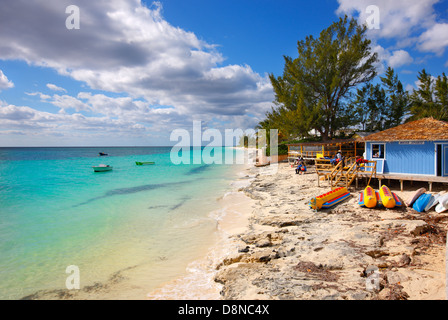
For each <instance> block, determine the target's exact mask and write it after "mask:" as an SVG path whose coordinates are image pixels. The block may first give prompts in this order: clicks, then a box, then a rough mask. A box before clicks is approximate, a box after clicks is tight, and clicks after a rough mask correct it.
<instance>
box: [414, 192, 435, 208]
mask: <svg viewBox="0 0 448 320" xmlns="http://www.w3.org/2000/svg"><path fill="white" fill-rule="evenodd" d="M430 199H431V194H430V193H424V194H422V195H421V196H420V197H418V199H417V200H415V202H414V204H413V205H412V209H414V210H415V211H417V212H423V211H425V208H426V206H427V205H428V202H429V200H430Z"/></svg>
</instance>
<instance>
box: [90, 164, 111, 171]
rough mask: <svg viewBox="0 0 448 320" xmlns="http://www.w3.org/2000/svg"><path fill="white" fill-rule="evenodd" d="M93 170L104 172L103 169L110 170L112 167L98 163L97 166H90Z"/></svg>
mask: <svg viewBox="0 0 448 320" xmlns="http://www.w3.org/2000/svg"><path fill="white" fill-rule="evenodd" d="M92 168H93V171H94V172H105V171H112V169H113V167H111V166H109V165H106V164H100V165H99V166H94V167H92Z"/></svg>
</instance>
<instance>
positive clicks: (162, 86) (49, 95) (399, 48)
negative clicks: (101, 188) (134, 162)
mask: <svg viewBox="0 0 448 320" xmlns="http://www.w3.org/2000/svg"><path fill="white" fill-rule="evenodd" d="M0 5H1V6H0V146H83V145H87V146H100V145H101V146H109V145H172V144H174V143H175V142H171V141H170V133H171V132H172V131H173V130H174V129H187V130H191V129H192V125H193V121H194V120H200V121H202V126H203V129H206V128H217V129H220V130H224V129H238V128H239V129H243V130H244V129H247V128H253V127H254V126H255V125H256V124H257V123H258V122H259V121H260V120H263V118H264V114H265V112H266V111H267V110H269V109H270V107H271V105H272V101H273V99H274V95H273V91H272V88H271V85H270V82H269V79H268V76H267V75H268V73H274V74H275V75H281V73H282V70H283V55H288V56H291V57H295V56H296V54H297V51H296V44H297V41H298V40H301V39H304V38H305V37H306V36H307V35H309V34H313V35H318V34H319V32H320V31H321V30H323V29H324V28H327V27H328V26H329V25H330V24H331V23H332V22H333V21H336V20H337V19H338V17H340V16H342V15H344V14H348V15H351V16H354V17H356V18H357V19H359V20H360V21H361V22H365V21H370V22H372V21H373V20H371V19H372V14H373V12H371V11H369V12H366V9H367V8H368V7H369V6H371V5H374V6H376V7H377V8H378V9H379V28H378V29H372V30H370V31H369V37H370V38H371V39H372V41H373V43H372V48H373V49H374V50H375V51H376V52H378V53H379V57H380V58H381V63H380V64H379V65H378V70H379V72H380V73H381V72H383V71H384V69H385V68H387V66H391V67H393V68H394V69H395V70H396V71H397V72H398V74H399V78H400V80H402V82H403V83H404V84H405V86H406V87H407V89H408V90H412V88H413V87H415V82H416V80H417V74H418V71H420V70H422V69H423V68H425V69H426V70H427V71H428V72H429V73H431V74H432V75H434V76H437V75H439V74H441V73H442V72H445V70H446V69H448V54H447V49H448V0H394V1H390V0H387V1H386V0H376V1H375V0H319V1H298V0H281V1H279V0H257V1H255V0H226V1H215V0H161V1H155V2H153V1H150V0H148V1H140V0H0ZM73 5H74V6H76V7H77V8H79V20H78V19H76V18H77V16H76V13H77V12H76V10H75V11H72V9H73V7H70V6H73ZM369 19H370V20H369ZM78 22H79V28H78V25H77V23H78Z"/></svg>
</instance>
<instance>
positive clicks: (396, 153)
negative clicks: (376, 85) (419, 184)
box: [364, 118, 448, 189]
mask: <svg viewBox="0 0 448 320" xmlns="http://www.w3.org/2000/svg"><path fill="white" fill-rule="evenodd" d="M364 139H365V157H366V159H367V160H371V161H376V162H377V166H376V171H377V175H379V176H378V178H379V179H381V178H383V179H396V180H400V181H401V186H402V189H403V181H428V182H429V184H430V189H431V188H432V182H442V183H448V123H446V122H444V121H439V120H435V119H433V118H425V119H420V120H416V121H412V122H408V123H405V124H402V125H399V126H397V127H394V128H390V129H387V130H384V131H381V132H377V133H374V134H371V135H369V136H367V137H365V138H364Z"/></svg>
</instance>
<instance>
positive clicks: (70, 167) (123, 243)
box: [0, 147, 241, 299]
mask: <svg viewBox="0 0 448 320" xmlns="http://www.w3.org/2000/svg"><path fill="white" fill-rule="evenodd" d="M170 150H171V149H170V148H164V147H123V148H120V147H115V148H111V147H105V148H0V299H20V298H22V297H24V296H27V295H30V294H33V293H35V292H37V291H39V290H53V289H64V288H65V282H66V279H67V277H68V276H69V274H67V273H66V268H67V267H68V266H71V265H75V266H77V267H78V268H79V270H80V280H81V287H82V286H88V285H92V284H93V283H98V282H99V283H101V282H104V281H107V279H110V277H111V275H113V274H114V273H116V272H118V271H120V270H125V269H126V268H130V267H134V266H141V265H144V266H145V268H144V269H143V270H144V272H143V274H140V275H139V276H140V277H142V278H144V280H143V279H142V283H143V285H142V286H146V288H145V290H147V291H148V292H149V291H150V290H152V289H153V288H155V287H157V286H158V285H160V284H162V283H164V282H166V281H169V280H170V279H173V278H175V277H177V276H179V275H180V274H181V273H182V272H183V270H185V267H186V266H187V265H188V263H189V262H191V261H192V260H194V259H196V258H198V257H200V255H201V252H204V250H205V249H206V248H207V247H208V246H209V245H210V242H211V241H212V240H213V239H214V233H215V231H216V221H215V219H214V218H213V217H211V216H210V212H213V210H215V209H216V203H217V198H219V197H220V196H222V195H223V194H224V193H225V192H226V191H227V190H228V188H229V184H230V183H231V181H232V180H233V179H235V177H236V172H237V171H238V168H237V166H235V165H219V164H211V165H206V164H204V163H201V164H190V165H187V164H180V165H174V164H173V163H172V162H171V160H170ZM99 152H105V153H107V154H109V156H107V157H100V156H98V153H99ZM200 152H201V150H194V151H192V152H191V154H189V156H190V157H192V156H193V154H195V153H196V154H198V153H199V154H200ZM225 152H238V151H237V150H234V149H225ZM135 161H154V162H155V163H156V165H154V166H152V165H148V166H137V165H136V164H135ZM99 164H108V165H111V166H113V168H114V169H113V171H110V172H104V173H94V172H93V169H92V166H94V165H99ZM240 168H241V166H240ZM145 281H147V283H146V282H145ZM133 298H136V299H138V298H144V297H133Z"/></svg>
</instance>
